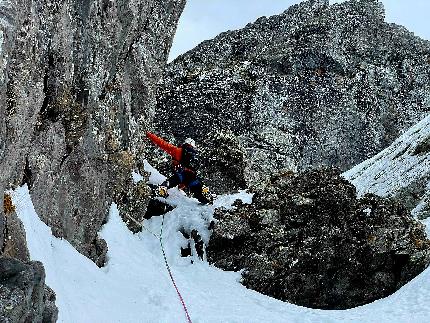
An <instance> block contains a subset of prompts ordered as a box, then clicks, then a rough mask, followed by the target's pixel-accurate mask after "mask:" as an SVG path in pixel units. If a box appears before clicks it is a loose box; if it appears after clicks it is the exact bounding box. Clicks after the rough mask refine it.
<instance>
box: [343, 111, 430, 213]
mask: <svg viewBox="0 0 430 323" xmlns="http://www.w3.org/2000/svg"><path fill="white" fill-rule="evenodd" d="M343 176H344V177H345V178H347V179H348V180H350V181H351V182H352V183H353V184H354V185H355V186H356V187H357V190H358V193H359V194H360V195H363V194H366V193H373V194H377V195H379V196H390V197H396V198H397V199H399V200H401V201H402V202H403V203H404V204H405V205H406V207H407V208H408V209H409V210H410V211H412V214H413V215H414V216H416V217H418V218H420V219H425V218H428V217H430V116H427V117H425V118H424V119H423V120H421V121H420V122H419V123H417V124H416V125H414V126H413V127H411V128H410V129H409V130H408V131H406V132H405V133H404V134H403V135H402V136H401V137H400V138H398V139H397V140H396V141H395V142H394V143H393V144H391V145H390V146H389V147H388V148H386V149H384V150H383V151H382V152H380V153H379V154H377V155H376V156H374V157H372V158H370V159H368V160H366V161H364V162H363V163H361V164H359V165H357V166H355V167H354V168H352V169H351V170H349V171H347V172H345V173H344V174H343Z"/></svg>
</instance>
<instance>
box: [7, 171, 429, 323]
mask: <svg viewBox="0 0 430 323" xmlns="http://www.w3.org/2000/svg"><path fill="white" fill-rule="evenodd" d="M147 170H149V171H151V178H150V182H152V183H160V182H161V181H162V180H163V177H162V176H161V175H160V174H158V173H157V172H156V171H155V170H154V169H152V168H150V166H149V165H147ZM133 178H134V180H135V181H138V180H140V179H141V177H140V176H139V175H138V174H133ZM169 192H170V196H169V198H168V201H169V203H171V204H172V205H176V208H175V209H174V210H173V211H171V212H169V213H167V214H166V216H165V219H164V225H163V244H164V247H165V251H166V254H167V259H168V263H169V265H170V267H171V269H172V272H173V276H174V278H175V281H176V284H177V285H178V288H179V290H180V292H181V294H182V296H183V297H184V300H185V303H186V306H187V308H188V311H189V313H190V316H191V320H192V322H194V323H211V322H213V323H220V322H225V323H227V322H228V323H253V322H272V323H277V322H279V323H281V322H288V323H293V322H327V323H329V322H360V323H362V322H375V323H376V322H378V323H380V322H402V323H403V322H423V323H424V322H429V321H430V307H429V305H428V300H429V299H430V285H429V282H430V269H428V270H426V271H425V272H423V273H422V274H421V275H420V276H418V277H416V278H415V279H414V280H413V281H411V282H410V283H409V284H407V285H406V286H404V287H403V288H402V289H401V290H399V291H398V292H396V293H395V294H393V295H392V296H390V297H388V298H385V299H382V300H379V301H376V302H374V303H372V304H368V305H366V306H362V307H359V308H355V309H351V310H343V311H339V310H338V311H323V310H313V309H308V308H303V307H299V306H296V305H292V304H289V303H285V302H281V301H278V300H276V299H273V298H270V297H267V296H265V295H262V294H259V293H257V292H254V291H252V290H249V289H246V288H245V287H244V286H242V285H241V284H240V282H239V281H240V274H239V273H234V272H224V271H222V270H219V269H217V268H215V267H213V266H211V265H209V264H208V263H207V262H205V261H201V260H199V259H198V258H195V257H187V258H182V257H181V256H180V248H181V246H182V247H183V246H186V244H187V241H186V239H185V238H183V236H182V234H181V233H180V232H178V230H179V229H180V228H181V227H182V228H188V229H193V228H197V229H199V231H200V233H201V234H202V237H203V239H204V240H207V239H208V238H209V232H208V230H207V229H206V225H207V224H208V223H209V222H210V220H211V219H212V215H213V211H214V208H215V207H220V206H224V207H231V204H232V203H233V201H234V200H236V199H237V198H240V199H242V200H243V201H244V202H245V203H250V202H251V200H252V196H251V195H250V194H248V193H246V192H240V193H238V194H234V195H226V196H221V197H219V198H217V199H216V201H215V203H214V206H202V205H199V204H198V203H197V201H196V200H194V199H190V198H188V197H186V196H184V195H183V194H182V193H181V192H180V191H178V190H176V189H171V190H170V191H169ZM13 198H14V203H15V205H16V206H17V213H18V216H19V218H20V219H21V220H22V222H23V224H24V227H25V230H26V234H27V242H28V247H29V250H30V255H31V259H32V260H39V261H41V262H43V264H44V266H45V270H46V283H47V284H48V285H49V286H50V287H51V288H53V289H54V291H55V292H56V294H57V301H56V304H57V306H58V308H59V322H66V323H95V322H96V323H110V322H112V323H117V322H118V323H119V322H124V323H134V322H136V323H140V322H144V323H146V322H148V323H150V322H160V323H161V322H163V323H170V322H187V319H186V316H185V312H184V310H183V308H182V305H181V303H180V301H179V298H178V295H177V294H176V291H175V289H174V287H173V285H172V282H171V281H170V278H169V275H168V272H167V269H166V267H165V263H164V259H163V255H162V252H161V249H160V243H159V240H158V237H157V235H159V234H160V229H161V224H162V218H161V217H155V218H151V219H150V220H145V222H144V226H145V228H146V229H145V230H143V231H142V232H141V233H138V234H133V233H131V232H130V231H129V230H128V229H127V227H126V225H125V223H124V222H123V221H122V219H121V218H120V216H119V214H118V210H117V208H116V206H115V205H112V207H111V210H110V213H109V220H108V222H107V224H106V225H104V227H103V228H102V230H101V232H100V236H101V237H102V238H103V239H105V240H106V242H107V244H108V246H109V251H108V261H107V265H106V266H105V267H104V268H98V267H97V266H96V265H95V264H94V263H93V262H91V261H90V260H89V259H87V258H86V257H84V256H82V255H81V254H79V253H78V252H77V251H76V250H75V249H74V248H73V247H72V246H71V245H70V244H69V243H68V242H67V241H66V240H62V239H57V238H55V237H54V236H52V234H51V229H50V228H49V227H48V226H46V225H45V224H44V223H43V222H42V221H41V220H40V219H39V217H38V215H37V214H36V212H35V210H34V207H33V204H32V202H31V198H30V195H29V192H28V189H27V187H26V186H23V187H21V188H19V189H17V190H16V191H14V192H13ZM150 231H151V232H150ZM191 260H193V263H192V262H191Z"/></svg>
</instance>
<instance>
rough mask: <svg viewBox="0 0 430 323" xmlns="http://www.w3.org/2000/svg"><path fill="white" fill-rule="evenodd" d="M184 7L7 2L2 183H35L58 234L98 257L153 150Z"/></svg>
mask: <svg viewBox="0 0 430 323" xmlns="http://www.w3.org/2000/svg"><path fill="white" fill-rule="evenodd" d="M184 4H185V0H163V1H156V0H148V1H147V0H145V1H144V0H138V1H129V0H125V1H116V0H91V1H75V0H68V1H54V0H49V1H28V0H22V1H18V2H12V1H0V100H1V101H0V168H1V170H2V175H1V178H0V190H2V191H4V189H5V188H6V187H7V188H9V187H14V186H16V185H19V184H22V183H27V184H28V186H29V188H30V193H31V196H32V201H33V203H34V206H35V209H36V211H37V213H38V214H39V216H40V217H41V218H42V219H43V220H44V221H45V222H46V223H47V224H48V225H50V226H51V228H52V232H53V233H54V235H56V236H57V237H63V238H66V239H67V240H69V241H70V242H71V243H72V244H73V245H74V246H75V247H76V248H77V249H78V250H79V251H80V252H82V253H83V254H85V255H87V256H89V257H91V258H92V259H93V260H94V261H96V262H97V263H101V264H103V262H104V260H103V259H101V257H102V256H103V254H105V252H106V246H105V243H104V242H103V241H100V240H98V238H97V232H98V231H99V229H100V227H101V225H102V223H103V221H104V219H105V217H106V216H107V214H108V207H109V205H110V204H111V202H112V201H116V202H118V204H121V201H122V200H123V197H124V196H127V195H128V194H129V191H130V190H132V181H131V171H132V169H139V168H140V167H141V164H142V160H143V158H144V157H145V156H144V149H145V145H144V143H143V140H142V134H144V130H145V129H147V127H148V126H149V124H150V123H151V120H152V117H153V115H154V106H155V96H154V85H155V83H156V82H157V81H158V79H159V77H160V74H161V71H162V69H163V68H164V65H165V63H166V61H167V55H168V52H169V49H170V46H171V42H172V38H173V34H174V31H175V29H176V23H177V20H178V19H179V16H180V14H181V12H182V9H183V7H184ZM0 203H2V202H0ZM0 206H1V205H0ZM1 209H2V208H1ZM0 224H1V223H0Z"/></svg>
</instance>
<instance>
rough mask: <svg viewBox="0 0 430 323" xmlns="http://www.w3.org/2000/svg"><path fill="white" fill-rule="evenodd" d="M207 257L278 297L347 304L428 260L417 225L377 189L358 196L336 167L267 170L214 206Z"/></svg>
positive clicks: (379, 292) (368, 297)
mask: <svg viewBox="0 0 430 323" xmlns="http://www.w3.org/2000/svg"><path fill="white" fill-rule="evenodd" d="M215 219H216V220H215V223H214V227H213V233H212V236H211V239H210V242H209V245H208V248H207V257H208V260H209V262H211V263H213V264H214V265H215V266H217V267H220V268H222V269H225V270H234V271H239V270H243V272H242V277H243V280H242V283H243V284H244V285H245V286H246V287H248V288H251V289H254V290H256V291H258V292H261V293H263V294H266V295H269V296H272V297H275V298H277V299H280V300H283V301H289V302H291V303H294V304H297V305H302V306H306V307H312V308H320V309H347V308H352V307H356V306H359V305H363V304H367V303H370V302H372V301H374V300H377V299H379V298H382V297H385V296H388V295H390V294H392V293H393V292H395V291H396V290H398V289H399V288H400V287H401V286H402V285H404V284H405V283H407V282H408V281H410V280H411V279H412V278H414V277H415V276H416V275H417V274H419V273H420V272H422V271H423V270H424V269H425V268H426V267H427V266H428V264H429V261H430V241H429V240H428V239H427V237H426V234H425V231H424V226H423V225H422V224H421V223H420V222H418V221H416V220H414V219H413V218H412V217H411V216H410V213H409V212H408V211H407V209H406V208H405V207H404V206H403V205H402V204H399V203H398V202H396V201H395V200H391V199H384V198H381V197H377V196H376V195H370V194H368V195H365V196H364V197H362V198H360V199H359V198H357V195H356V189H355V187H354V186H353V185H352V184H350V183H349V182H348V181H346V180H345V179H344V178H342V177H341V176H340V173H339V171H338V170H334V169H318V170H309V171H306V172H303V173H300V174H293V173H291V172H286V173H282V174H278V175H276V176H273V177H272V178H271V180H270V183H269V184H268V185H267V186H266V187H265V188H264V189H262V190H260V191H258V192H256V193H255V195H254V198H253V203H252V204H251V205H244V204H242V205H241V204H238V205H237V206H236V208H235V209H233V210H225V209H217V210H216V212H215Z"/></svg>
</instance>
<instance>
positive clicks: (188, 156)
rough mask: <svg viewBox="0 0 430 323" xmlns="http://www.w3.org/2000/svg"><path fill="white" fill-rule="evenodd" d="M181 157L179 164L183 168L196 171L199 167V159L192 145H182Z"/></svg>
mask: <svg viewBox="0 0 430 323" xmlns="http://www.w3.org/2000/svg"><path fill="white" fill-rule="evenodd" d="M181 148H182V158H181V165H182V166H184V167H185V168H189V169H191V170H193V171H197V169H198V168H199V164H200V163H199V159H198V157H197V151H196V150H195V149H194V148H193V146H191V145H189V144H183V145H182V147H181Z"/></svg>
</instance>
